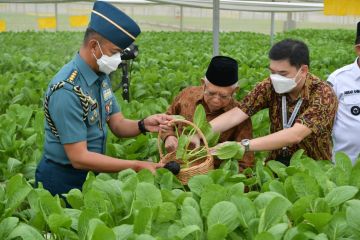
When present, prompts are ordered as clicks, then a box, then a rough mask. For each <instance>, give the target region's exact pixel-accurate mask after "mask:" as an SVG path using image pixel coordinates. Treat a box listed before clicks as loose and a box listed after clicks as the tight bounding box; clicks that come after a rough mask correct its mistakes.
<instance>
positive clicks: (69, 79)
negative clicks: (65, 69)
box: [65, 69, 79, 84]
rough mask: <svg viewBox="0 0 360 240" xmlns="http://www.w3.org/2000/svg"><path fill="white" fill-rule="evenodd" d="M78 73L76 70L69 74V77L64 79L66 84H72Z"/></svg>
mask: <svg viewBox="0 0 360 240" xmlns="http://www.w3.org/2000/svg"><path fill="white" fill-rule="evenodd" d="M78 76H79V72H78V70H77V69H74V70H72V71H71V72H70V74H69V76H68V77H67V78H66V80H65V81H66V82H68V83H71V84H74V83H75V80H76V79H77V78H78Z"/></svg>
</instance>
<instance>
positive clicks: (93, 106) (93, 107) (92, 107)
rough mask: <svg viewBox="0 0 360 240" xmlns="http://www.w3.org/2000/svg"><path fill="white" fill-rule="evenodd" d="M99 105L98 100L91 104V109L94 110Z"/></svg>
mask: <svg viewBox="0 0 360 240" xmlns="http://www.w3.org/2000/svg"><path fill="white" fill-rule="evenodd" d="M97 107H98V105H97V102H96V103H94V104H93V105H91V111H94V110H95V109H96V108H97Z"/></svg>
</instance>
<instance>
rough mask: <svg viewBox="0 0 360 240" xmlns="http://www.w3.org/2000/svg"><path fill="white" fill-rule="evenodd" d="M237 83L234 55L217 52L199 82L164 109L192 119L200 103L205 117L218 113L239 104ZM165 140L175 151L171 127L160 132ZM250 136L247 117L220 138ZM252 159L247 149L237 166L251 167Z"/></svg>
mask: <svg viewBox="0 0 360 240" xmlns="http://www.w3.org/2000/svg"><path fill="white" fill-rule="evenodd" d="M238 89H239V87H238V63H237V61H236V60H235V59H233V58H230V57H227V56H216V57H213V58H212V59H211V61H210V64H209V66H208V69H207V71H206V74H205V77H204V78H203V79H201V86H191V87H188V88H186V89H184V90H183V91H182V92H180V94H179V95H178V96H177V97H176V98H175V99H174V101H173V103H172V104H171V106H170V107H169V108H168V110H167V112H166V113H167V114H169V115H182V116H183V117H185V119H186V120H189V121H192V120H193V117H194V113H195V109H196V107H197V105H199V104H202V105H203V106H204V109H205V113H206V119H207V120H208V121H210V120H212V119H214V118H215V117H217V116H219V115H221V114H222V113H224V112H227V111H228V110H230V109H232V108H234V107H237V106H239V102H238V101H236V100H235V99H234V95H235V93H236V91H237V90H238ZM161 137H162V139H163V140H165V148H166V150H167V151H168V152H172V151H175V150H176V148H177V146H178V140H177V138H176V137H175V133H174V132H173V131H170V132H167V133H161ZM249 138H252V124H251V119H247V120H246V121H244V122H243V123H240V124H238V125H236V126H234V127H232V128H230V129H228V130H227V131H225V132H223V133H222V134H221V135H220V139H219V142H225V141H241V140H242V139H249ZM253 162H254V154H253V153H252V152H249V153H246V154H245V156H244V158H243V159H242V160H241V161H239V170H243V169H245V168H247V167H251V166H252V165H253ZM219 165H220V161H215V167H219Z"/></svg>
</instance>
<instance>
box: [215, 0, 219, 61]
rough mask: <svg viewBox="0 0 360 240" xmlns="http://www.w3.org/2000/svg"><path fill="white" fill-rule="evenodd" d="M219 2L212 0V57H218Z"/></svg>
mask: <svg viewBox="0 0 360 240" xmlns="http://www.w3.org/2000/svg"><path fill="white" fill-rule="evenodd" d="M219 29H220V0H213V55H214V56H217V55H219V35H220V34H219V32H220V31H219Z"/></svg>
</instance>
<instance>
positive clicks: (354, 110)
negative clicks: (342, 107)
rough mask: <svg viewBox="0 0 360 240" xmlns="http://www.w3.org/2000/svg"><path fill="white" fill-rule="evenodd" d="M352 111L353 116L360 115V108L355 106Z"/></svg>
mask: <svg viewBox="0 0 360 240" xmlns="http://www.w3.org/2000/svg"><path fill="white" fill-rule="evenodd" d="M350 111H351V114H352V115H354V116H357V115H359V114H360V107H358V106H353V107H352V108H351V110H350Z"/></svg>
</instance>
